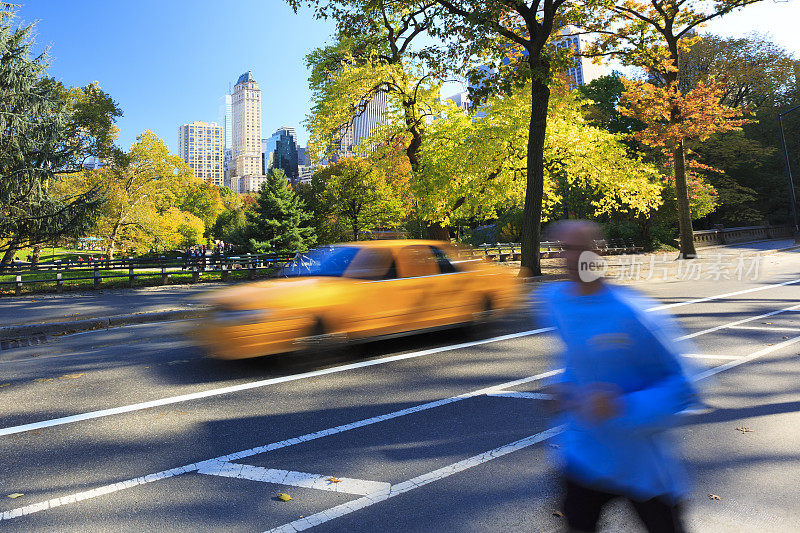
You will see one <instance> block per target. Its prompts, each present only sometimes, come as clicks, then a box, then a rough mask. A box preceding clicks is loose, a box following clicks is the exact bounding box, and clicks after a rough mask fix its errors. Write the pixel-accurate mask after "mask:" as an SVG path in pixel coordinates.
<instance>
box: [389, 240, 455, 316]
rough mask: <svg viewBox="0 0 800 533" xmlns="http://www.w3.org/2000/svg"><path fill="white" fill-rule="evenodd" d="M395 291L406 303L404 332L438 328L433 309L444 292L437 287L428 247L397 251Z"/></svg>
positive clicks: (433, 260) (437, 275) (436, 272)
mask: <svg viewBox="0 0 800 533" xmlns="http://www.w3.org/2000/svg"><path fill="white" fill-rule="evenodd" d="M397 273H398V276H399V279H398V280H397V282H398V289H399V290H400V291H402V292H403V293H404V294H405V301H406V302H407V305H408V308H407V314H406V316H407V320H406V329H407V330H411V329H420V328H427V327H433V326H437V325H440V323H441V317H440V316H437V312H436V311H437V309H438V308H439V306H440V305H441V302H440V300H441V298H443V297H444V291H443V290H442V286H441V284H440V279H439V278H440V274H441V270H440V269H439V263H438V261H437V260H436V258H435V257H434V255H433V250H432V249H431V247H430V246H428V245H424V244H414V245H409V246H403V247H401V248H399V249H398V250H397Z"/></svg>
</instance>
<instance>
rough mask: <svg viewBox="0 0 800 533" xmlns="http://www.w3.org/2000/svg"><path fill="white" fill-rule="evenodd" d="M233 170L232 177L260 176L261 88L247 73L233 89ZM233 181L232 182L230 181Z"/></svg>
mask: <svg viewBox="0 0 800 533" xmlns="http://www.w3.org/2000/svg"><path fill="white" fill-rule="evenodd" d="M231 108H232V111H233V113H232V114H233V120H232V126H233V136H232V137H233V138H232V143H233V154H232V157H233V160H232V163H233V171H232V173H231V176H232V177H233V176H236V177H240V178H241V177H244V176H260V175H262V164H261V89H259V88H258V83H256V80H255V79H254V78H253V73H252V72H251V71H247V72H245V73H244V74H242V75H241V76H239V80H238V81H237V82H236V85H235V86H234V87H233V94H232V95H231ZM231 181H233V180H231Z"/></svg>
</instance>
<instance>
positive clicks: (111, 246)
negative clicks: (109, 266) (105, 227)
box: [106, 221, 122, 261]
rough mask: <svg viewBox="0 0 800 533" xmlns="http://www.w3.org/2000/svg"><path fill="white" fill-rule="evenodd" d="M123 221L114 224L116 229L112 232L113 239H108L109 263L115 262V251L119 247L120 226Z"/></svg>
mask: <svg viewBox="0 0 800 533" xmlns="http://www.w3.org/2000/svg"><path fill="white" fill-rule="evenodd" d="M121 223H122V221H120V222H117V223H116V224H114V229H113V230H112V231H111V237H110V238H109V239H108V246H106V259H108V260H109V261H113V260H114V251H115V250H116V245H117V235H119V226H120V224H121Z"/></svg>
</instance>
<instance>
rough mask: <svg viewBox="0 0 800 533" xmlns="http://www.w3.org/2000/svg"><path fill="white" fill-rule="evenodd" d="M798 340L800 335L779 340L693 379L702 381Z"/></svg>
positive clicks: (701, 373) (697, 375) (799, 340)
mask: <svg viewBox="0 0 800 533" xmlns="http://www.w3.org/2000/svg"><path fill="white" fill-rule="evenodd" d="M798 342H800V336H797V337H792V338H791V339H789V340H785V341H783V342H779V343H778V344H775V345H773V346H767V347H766V348H762V349H761V350H758V351H756V352H753V353H751V354H750V355H746V356H744V357H741V358H739V359H737V360H735V361H730V362H728V363H725V364H723V365H719V366H715V367H714V368H709V369H708V370H705V371H703V372H700V373H699V374H696V375H694V376H692V380H693V381H700V380H701V379H705V378H707V377H709V376H713V375H714V374H719V373H720V372H724V371H726V370H730V369H731V368H734V367H737V366H739V365H743V364H745V363H749V362H750V361H753V360H755V359H758V358H759V357H762V356H764V355H767V354H770V353H772V352H775V351H777V350H781V349H783V348H786V347H787V346H791V345H792V344H795V343H798Z"/></svg>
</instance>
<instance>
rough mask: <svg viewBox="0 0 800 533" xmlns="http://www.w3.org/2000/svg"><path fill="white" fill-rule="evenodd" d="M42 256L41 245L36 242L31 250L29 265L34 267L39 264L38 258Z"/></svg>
mask: <svg viewBox="0 0 800 533" xmlns="http://www.w3.org/2000/svg"><path fill="white" fill-rule="evenodd" d="M41 257H42V245H41V244H37V245H36V246H34V247H33V252H31V266H33V267H36V266H38V265H39V260H40V259H41Z"/></svg>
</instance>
